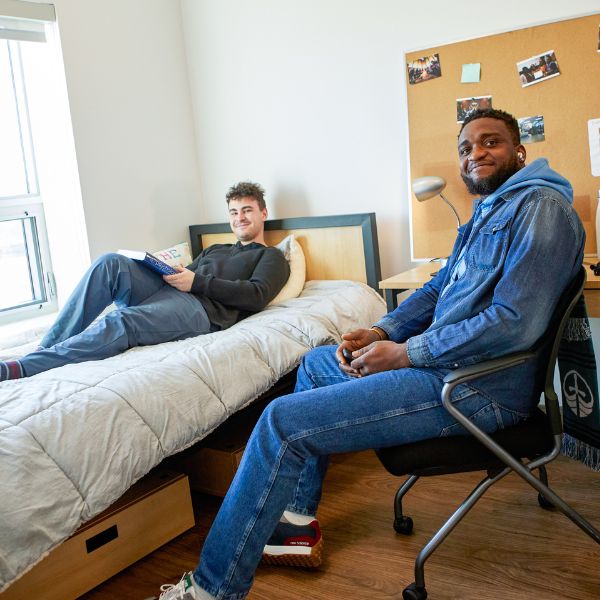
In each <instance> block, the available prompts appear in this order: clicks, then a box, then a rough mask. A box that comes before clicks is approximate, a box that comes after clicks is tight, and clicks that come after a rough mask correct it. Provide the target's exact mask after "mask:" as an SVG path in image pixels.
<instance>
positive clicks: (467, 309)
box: [160, 110, 585, 600]
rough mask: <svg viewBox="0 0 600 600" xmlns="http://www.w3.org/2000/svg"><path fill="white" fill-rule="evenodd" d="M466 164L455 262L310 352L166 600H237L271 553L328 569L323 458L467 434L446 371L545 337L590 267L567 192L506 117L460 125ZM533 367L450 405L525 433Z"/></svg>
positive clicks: (497, 378) (468, 389)
mask: <svg viewBox="0 0 600 600" xmlns="http://www.w3.org/2000/svg"><path fill="white" fill-rule="evenodd" d="M458 156H459V162H460V170H461V174H462V177H463V180H464V181H465V183H466V185H467V188H468V190H469V192H470V193H472V194H479V195H480V196H481V198H480V200H479V202H478V204H477V208H476V210H475V212H474V214H473V217H472V218H471V220H470V221H469V222H468V223H467V224H466V225H464V226H463V227H461V228H460V230H459V233H458V237H457V239H456V242H455V245H454V249H453V252H452V255H451V256H450V258H449V260H448V264H447V266H446V267H445V268H443V269H442V270H441V271H440V272H439V273H438V274H437V275H436V276H435V277H434V278H433V279H432V280H431V281H430V282H429V283H428V284H427V285H425V287H423V288H422V289H421V290H417V291H416V292H415V293H414V294H412V295H411V296H410V297H409V298H408V299H407V300H405V301H404V302H403V303H402V304H401V305H400V306H399V307H398V308H397V309H396V310H394V311H393V312H392V313H390V314H388V315H386V316H384V317H383V318H382V319H381V320H380V321H379V322H377V323H376V324H375V325H374V326H373V327H372V328H371V329H359V330H357V331H353V332H351V333H347V334H344V336H343V340H344V341H343V342H342V344H341V345H340V346H338V347H337V348H336V347H334V346H322V347H320V348H316V349H314V350H312V351H311V352H309V353H308V354H307V355H306V356H305V357H304V359H303V362H302V364H301V366H300V369H299V371H298V380H297V384H296V390H295V392H294V393H293V394H291V395H288V396H284V397H282V398H278V399H276V400H274V401H273V402H271V404H269V406H268V407H267V408H266V409H265V411H264V413H263V414H262V416H261V418H260V419H259V421H258V423H257V425H256V427H255V429H254V431H253V433H252V436H251V437H250V440H249V441H248V444H247V446H246V450H245V452H244V457H243V459H242V462H241V464H240V467H239V469H238V471H237V474H236V476H235V478H234V480H233V483H232V484H231V487H230V489H229V492H228V493H227V496H226V497H225V500H224V501H223V504H222V505H221V509H220V510H219V513H218V514H217V516H216V518H215V521H214V523H213V525H212V527H211V530H210V532H209V534H208V536H207V538H206V541H205V543H204V548H203V550H202V554H201V557H200V563H199V565H198V566H197V567H196V569H195V571H194V572H193V573H188V574H187V575H184V577H183V578H182V580H181V581H180V582H179V583H178V584H177V585H175V586H165V587H164V589H163V593H162V594H161V596H160V597H161V600H210V599H212V598H218V599H219V600H240V599H242V598H244V597H245V596H246V595H247V594H248V591H249V590H250V587H251V585H252V581H253V577H254V572H255V570H256V567H257V566H258V564H259V562H260V560H261V557H262V558H264V559H266V561H267V562H270V563H276V562H279V563H282V564H290V565H299V566H300V565H304V566H316V565H317V564H319V562H320V554H321V547H322V539H321V534H320V532H319V526H318V523H317V521H316V519H315V517H314V515H315V513H316V510H317V505H318V502H319V499H320V496H321V485H322V481H323V476H324V474H325V469H326V464H327V456H328V455H329V454H332V453H339V452H353V451H357V450H364V449H366V448H376V447H385V446H395V445H398V444H405V443H409V442H415V441H419V440H422V439H428V438H436V437H439V436H446V435H458V434H460V433H461V431H460V430H459V428H458V424H457V423H456V422H455V421H454V419H453V418H452V417H451V415H450V414H449V413H448V412H447V411H446V410H445V409H444V408H443V406H442V404H441V399H440V396H441V390H442V385H443V381H442V380H443V378H444V376H445V375H446V374H447V373H448V372H449V371H450V370H451V369H453V368H457V367H463V366H466V365H471V364H475V363H478V362H481V361H483V360H486V359H489V358H494V357H498V356H502V355H505V354H508V353H511V352H514V351H518V350H524V349H526V348H529V347H531V345H532V344H533V343H534V342H535V341H536V340H537V339H538V338H539V337H540V336H541V335H542V333H543V332H544V330H545V329H546V327H547V324H548V319H549V315H551V314H552V311H553V309H554V307H555V306H556V304H557V302H558V299H559V297H560V295H561V294H562V292H563V290H564V289H565V288H566V286H567V285H568V284H569V282H570V281H571V280H572V278H573V277H574V276H575V274H576V273H577V272H578V270H579V269H580V268H581V262H582V259H583V247H584V240H585V234H584V230H583V227H582V225H581V222H580V220H579V217H578V216H577V214H576V213H575V211H574V210H573V207H572V203H573V193H572V188H571V185H570V184H569V182H568V181H567V180H566V179H564V178H563V177H561V176H560V175H559V174H558V173H556V172H554V171H552V170H551V169H550V168H549V166H548V163H547V161H546V160H545V159H538V160H536V161H534V162H532V163H531V164H530V165H527V166H525V148H524V147H523V146H522V145H521V143H520V140H519V128H518V125H517V122H516V120H515V119H514V118H513V117H512V116H511V115H509V114H507V113H505V112H503V111H496V110H488V111H478V112H476V113H474V114H473V115H472V116H470V117H468V118H467V119H465V121H464V124H463V127H462V129H461V131H460V134H459V138H458ZM344 350H346V351H351V352H352V359H351V361H350V363H348V362H347V360H346V358H345V357H344V354H343V351H344ZM530 362H534V361H530ZM530 362H527V363H524V364H522V365H518V366H515V367H513V368H512V371H511V373H510V375H509V376H508V377H507V373H506V371H503V372H502V373H499V374H493V375H489V376H487V377H485V378H484V379H481V380H479V381H477V382H470V383H469V384H468V385H467V384H465V385H463V386H462V387H460V386H459V387H458V388H457V390H456V392H457V393H456V395H455V398H454V399H455V403H456V404H457V405H458V407H459V408H460V410H461V411H462V412H463V413H464V414H466V415H467V416H469V417H470V418H471V419H472V420H473V422H475V423H476V424H477V425H479V426H480V427H481V428H483V429H484V430H486V431H488V432H492V431H495V430H497V429H502V428H504V427H510V426H511V425H514V424H515V423H516V422H517V421H519V420H520V419H524V418H526V417H527V415H528V414H529V413H530V411H531V410H533V408H534V406H533V405H532V404H537V399H535V402H532V395H533V393H532V385H533V379H534V378H533V377H532V372H533V370H534V369H535V365H530ZM282 514H283V518H282ZM275 595H276V594H275Z"/></svg>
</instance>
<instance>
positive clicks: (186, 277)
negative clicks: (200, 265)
mask: <svg viewBox="0 0 600 600" xmlns="http://www.w3.org/2000/svg"><path fill="white" fill-rule="evenodd" d="M173 268H174V269H176V270H177V273H174V274H173V275H163V280H164V281H166V282H167V283H168V284H169V285H172V286H173V287H174V288H176V289H178V290H179V291H180V292H189V291H191V289H192V283H194V275H195V273H194V272H193V271H190V270H189V269H186V268H184V267H173Z"/></svg>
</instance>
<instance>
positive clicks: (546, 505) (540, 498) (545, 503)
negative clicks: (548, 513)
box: [538, 494, 554, 510]
mask: <svg viewBox="0 0 600 600" xmlns="http://www.w3.org/2000/svg"><path fill="white" fill-rule="evenodd" d="M538 504H539V505H540V506H541V507H542V508H543V509H544V510H552V509H553V508H554V504H552V502H550V501H549V500H547V499H546V497H545V496H543V495H542V494H538Z"/></svg>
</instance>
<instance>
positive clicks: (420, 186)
mask: <svg viewBox="0 0 600 600" xmlns="http://www.w3.org/2000/svg"><path fill="white" fill-rule="evenodd" d="M445 187H446V180H445V179H444V178H443V177H436V176H435V175H430V176H428V177H419V178H418V179H415V180H414V181H413V183H412V189H413V192H414V194H415V196H416V198H417V200H418V201H419V202H423V201H424V200H429V198H433V197H434V196H437V195H438V194H439V193H440V192H441V191H442V190H443V189H444V188H445Z"/></svg>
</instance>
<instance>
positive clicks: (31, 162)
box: [0, 40, 57, 325]
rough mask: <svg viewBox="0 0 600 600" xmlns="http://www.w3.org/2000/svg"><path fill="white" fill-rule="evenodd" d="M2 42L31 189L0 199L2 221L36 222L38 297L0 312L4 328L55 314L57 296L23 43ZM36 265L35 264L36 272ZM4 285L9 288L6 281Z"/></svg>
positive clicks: (33, 259)
mask: <svg viewBox="0 0 600 600" xmlns="http://www.w3.org/2000/svg"><path fill="white" fill-rule="evenodd" d="M0 43H6V44H7V46H8V56H9V61H10V65H9V66H10V68H11V73H12V78H13V87H14V100H15V102H16V105H17V119H18V126H19V132H20V137H21V146H22V160H23V167H24V169H25V173H26V185H27V189H28V193H26V194H22V195H19V196H0V222H2V221H7V220H14V219H23V218H32V219H33V221H32V233H33V234H32V236H31V239H30V240H29V241H30V242H31V247H30V248H29V250H28V260H29V264H30V265H31V271H30V277H31V278H32V282H33V280H35V284H34V289H35V291H36V292H37V293H36V295H37V296H38V297H37V298H36V299H34V300H33V301H31V302H27V303H24V304H20V305H16V306H14V307H8V308H5V309H0V325H5V324H9V323H15V322H18V321H23V320H25V319H30V318H34V317H38V316H42V315H44V314H47V313H50V312H55V311H56V310H57V294H56V284H55V280H54V274H53V271H52V261H51V258H50V247H49V243H48V234H47V228H46V219H45V216H44V206H43V196H42V194H41V193H40V190H39V183H38V176H37V168H36V162H35V148H34V144H33V137H32V133H31V123H30V118H29V107H28V102H27V89H26V84H25V76H24V73H23V62H22V59H21V49H20V43H19V42H18V41H15V40H0ZM33 263H35V265H36V268H35V271H34V267H33ZM3 284H4V285H6V282H3ZM36 287H37V289H36ZM38 294H39V295H38Z"/></svg>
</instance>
